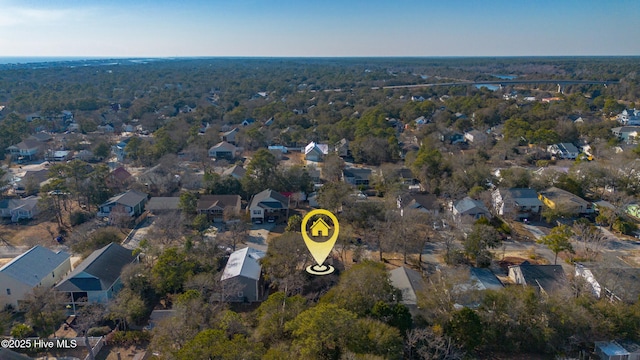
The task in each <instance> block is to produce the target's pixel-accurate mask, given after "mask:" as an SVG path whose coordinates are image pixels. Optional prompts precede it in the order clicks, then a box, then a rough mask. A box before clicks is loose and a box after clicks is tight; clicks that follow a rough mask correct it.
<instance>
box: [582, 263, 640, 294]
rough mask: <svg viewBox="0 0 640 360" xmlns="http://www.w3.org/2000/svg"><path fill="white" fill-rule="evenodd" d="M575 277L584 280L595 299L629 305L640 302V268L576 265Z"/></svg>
mask: <svg viewBox="0 0 640 360" xmlns="http://www.w3.org/2000/svg"><path fill="white" fill-rule="evenodd" d="M575 276H579V277H582V278H584V279H585V281H586V282H587V284H588V285H589V287H590V288H591V291H592V293H593V295H594V296H596V297H597V298H601V297H605V298H607V299H609V300H611V301H624V302H627V303H630V304H633V303H635V302H636V301H640V268H631V267H606V266H603V265H600V264H596V263H594V264H580V263H578V264H576V269H575Z"/></svg>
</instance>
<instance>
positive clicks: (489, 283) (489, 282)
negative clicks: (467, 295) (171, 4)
mask: <svg viewBox="0 0 640 360" xmlns="http://www.w3.org/2000/svg"><path fill="white" fill-rule="evenodd" d="M469 273H470V276H469V279H470V280H471V282H472V284H473V285H472V287H473V288H474V289H475V290H501V289H502V288H503V287H504V285H502V282H501V281H500V279H498V277H497V276H496V275H495V274H494V273H493V272H492V271H491V270H490V269H488V268H477V267H471V268H470V269H469Z"/></svg>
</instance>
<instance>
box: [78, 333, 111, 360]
mask: <svg viewBox="0 0 640 360" xmlns="http://www.w3.org/2000/svg"><path fill="white" fill-rule="evenodd" d="M96 339H97V340H96ZM76 341H77V343H78V344H82V345H83V346H84V338H76ZM94 341H96V344H95V345H93V347H92V348H91V349H92V350H93V356H96V355H98V353H99V352H100V350H101V349H102V347H103V346H104V336H100V337H99V338H97V337H89V344H91V343H92V342H94ZM90 359H91V356H90V354H87V356H85V357H84V360H90Z"/></svg>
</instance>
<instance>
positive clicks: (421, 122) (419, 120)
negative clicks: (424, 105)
mask: <svg viewBox="0 0 640 360" xmlns="http://www.w3.org/2000/svg"><path fill="white" fill-rule="evenodd" d="M429 121H430V120H429V119H427V118H426V117H425V116H420V117H417V118H415V119H414V120H413V122H414V123H415V124H416V125H417V126H421V125H425V124H428V123H429Z"/></svg>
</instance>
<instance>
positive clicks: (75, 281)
mask: <svg viewBox="0 0 640 360" xmlns="http://www.w3.org/2000/svg"><path fill="white" fill-rule="evenodd" d="M135 259H136V257H135V256H133V254H132V252H131V250H129V249H126V248H124V247H122V246H120V245H118V244H116V243H111V244H109V245H107V246H105V247H103V248H102V249H98V250H96V251H94V252H93V253H91V255H89V257H87V258H86V259H84V261H82V263H80V265H78V266H77V267H76V268H75V269H73V271H72V272H71V273H69V275H68V276H67V277H66V278H65V280H64V281H62V282H61V283H60V284H58V285H57V286H56V289H57V290H59V291H104V290H107V289H109V288H110V287H111V286H112V285H113V284H114V283H115V282H116V280H118V278H119V277H120V273H121V272H122V269H123V268H124V267H125V265H128V264H131V263H132V262H133V261H134V260H135Z"/></svg>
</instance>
